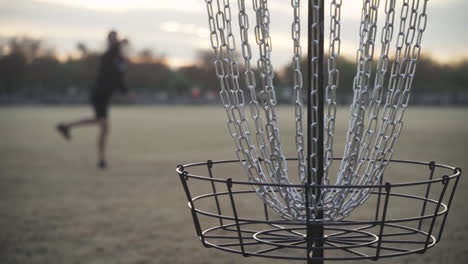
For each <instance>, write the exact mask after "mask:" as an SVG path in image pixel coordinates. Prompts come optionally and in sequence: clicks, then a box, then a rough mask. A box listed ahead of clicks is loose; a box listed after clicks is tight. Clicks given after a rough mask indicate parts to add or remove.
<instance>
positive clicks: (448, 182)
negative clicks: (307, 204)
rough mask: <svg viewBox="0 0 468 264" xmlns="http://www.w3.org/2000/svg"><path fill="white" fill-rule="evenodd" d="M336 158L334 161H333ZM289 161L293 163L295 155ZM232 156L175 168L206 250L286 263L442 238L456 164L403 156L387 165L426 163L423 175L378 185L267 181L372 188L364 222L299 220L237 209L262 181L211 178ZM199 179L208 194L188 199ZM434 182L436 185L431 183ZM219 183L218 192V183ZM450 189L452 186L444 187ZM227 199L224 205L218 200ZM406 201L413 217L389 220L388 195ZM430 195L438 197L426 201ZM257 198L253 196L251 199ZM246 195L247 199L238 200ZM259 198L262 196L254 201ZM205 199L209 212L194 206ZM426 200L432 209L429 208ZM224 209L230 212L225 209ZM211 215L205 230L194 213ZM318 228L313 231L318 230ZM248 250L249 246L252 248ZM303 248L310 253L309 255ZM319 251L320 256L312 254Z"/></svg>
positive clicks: (351, 256) (372, 253) (368, 255)
mask: <svg viewBox="0 0 468 264" xmlns="http://www.w3.org/2000/svg"><path fill="white" fill-rule="evenodd" d="M335 159H336V160H340V158H335ZM288 160H289V161H293V160H296V159H294V158H292V159H288ZM237 162H239V161H238V160H222V161H211V160H209V161H207V162H199V163H191V164H187V165H179V166H178V167H177V173H178V175H179V177H180V180H181V183H182V186H183V189H184V191H185V194H186V197H187V201H188V206H189V208H190V211H191V215H192V218H193V222H194V225H195V230H196V234H197V236H198V238H199V239H200V241H201V242H202V244H203V245H204V246H205V247H208V248H215V249H219V250H224V251H228V252H231V253H237V254H242V255H243V256H245V257H252V256H255V257H264V258H275V259H285V260H298V261H307V262H309V263H311V262H316V261H318V262H323V261H325V260H326V261H344V260H357V259H369V260H378V259H380V258H390V257H398V256H404V255H409V254H414V253H424V252H426V250H427V249H429V248H432V247H433V246H435V245H436V244H437V243H438V242H439V241H440V240H441V237H442V234H443V230H444V227H445V224H446V221H447V216H448V213H449V211H450V207H451V204H452V201H453V198H454V195H455V191H456V188H457V186H458V181H459V179H460V176H461V169H460V168H455V167H451V166H447V165H443V164H437V163H435V162H420V161H408V160H391V161H390V162H391V163H400V164H408V165H411V166H425V167H427V168H428V177H427V180H423V181H413V182H404V183H390V182H387V183H385V184H379V185H349V186H337V185H301V184H288V185H282V184H272V183H264V184H263V185H265V186H267V185H269V186H273V185H274V186H278V187H290V188H297V189H298V190H302V191H314V189H317V188H319V189H320V190H325V189H339V188H350V189H351V188H370V189H372V196H373V197H375V198H376V201H377V202H376V204H375V205H372V204H370V203H368V202H367V203H365V204H363V205H362V206H367V207H368V208H369V206H373V210H374V211H373V212H374V217H373V218H372V219H366V220H347V219H346V220H339V221H325V220H320V219H310V218H309V219H306V220H304V221H298V220H294V221H292V220H285V219H272V217H271V215H270V213H269V212H268V208H267V206H266V205H264V204H263V206H262V207H263V208H256V211H257V212H259V213H258V215H256V216H255V217H254V218H252V217H251V216H248V217H246V216H244V215H242V214H241V213H240V212H239V208H240V207H239V205H238V204H237V203H238V202H237V201H239V199H242V196H245V195H256V193H255V190H254V189H253V188H252V187H251V186H252V185H261V184H259V183H252V182H249V181H236V180H233V179H232V178H216V177H214V175H213V174H214V173H213V167H214V166H216V167H218V166H219V167H221V165H223V164H232V163H237ZM194 167H206V169H207V173H208V176H200V175H195V174H191V173H189V172H188V169H190V168H194ZM436 168H440V169H443V170H445V171H446V172H447V174H444V175H442V176H441V177H435V173H434V172H435V169H436ZM194 182H198V183H201V184H203V185H204V184H206V185H208V188H209V189H210V192H207V193H203V194H201V195H197V196H192V192H191V186H192V185H191V184H192V183H194ZM437 184H440V185H441V187H440V188H437V189H436V188H433V187H434V186H435V185H437ZM223 185H224V186H225V188H226V189H225V190H222V191H220V190H219V187H218V188H217V186H223ZM449 186H450V187H449ZM412 187H422V188H425V192H424V193H425V194H424V195H416V194H413V193H405V192H402V191H401V190H403V189H404V188H412ZM224 197H227V198H226V200H225V201H228V202H224V203H223V204H222V202H221V201H220V200H221V198H224ZM392 197H398V198H399V199H408V201H413V202H414V201H418V202H420V203H421V208H420V211H419V212H418V213H417V214H415V215H414V216H411V217H403V218H391V217H390V216H388V209H389V207H390V206H391V203H390V202H389V201H390V198H392ZM431 197H437V199H435V198H431ZM257 198H258V197H257ZM243 199H245V198H243ZM257 200H260V199H257ZM202 201H203V202H205V203H206V202H208V203H209V204H210V205H211V207H212V208H215V209H213V210H206V209H204V208H203V207H202V206H200V203H201V202H202ZM429 205H432V207H433V208H432V209H433V210H432V211H430V210H429V209H428V207H429ZM226 209H229V210H228V211H226ZM307 215H310V214H307ZM201 216H203V217H206V218H208V219H215V220H216V224H214V225H212V226H209V227H206V228H204V227H203V226H204V225H206V224H208V223H206V222H205V223H204V222H202V220H200V217H201ZM317 227H318V228H317ZM314 230H324V231H325V232H328V233H330V232H332V233H331V234H327V235H325V236H322V235H321V234H318V235H317V234H314ZM253 248H254V249H253ZM333 251H334V252H337V251H340V252H341V253H343V256H330V255H333V254H327V253H330V252H333ZM308 252H309V253H308ZM315 252H318V254H315Z"/></svg>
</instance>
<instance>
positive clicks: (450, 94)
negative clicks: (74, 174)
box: [0, 37, 468, 104]
mask: <svg viewBox="0 0 468 264" xmlns="http://www.w3.org/2000/svg"><path fill="white" fill-rule="evenodd" d="M76 49H77V55H75V56H68V57H67V58H61V59H59V58H58V56H57V54H56V52H55V51H54V50H53V49H50V48H47V47H45V46H44V45H43V43H42V41H41V40H39V39H34V38H29V37H13V38H7V39H5V38H3V39H2V41H0V103H2V102H3V103H5V102H6V103H8V102H10V101H12V100H13V99H16V100H20V101H21V100H24V101H28V100H29V101H34V102H36V101H40V102H55V103H67V102H81V103H82V102H84V101H85V100H86V95H87V91H88V89H89V88H90V87H92V86H93V85H94V80H95V77H96V71H97V68H98V66H99V61H100V56H101V53H99V52H96V51H91V50H89V49H88V48H87V46H86V45H85V44H83V43H78V44H77V45H76ZM337 63H338V65H339V69H340V87H339V92H338V97H337V101H338V103H349V101H350V100H351V98H352V92H353V91H352V83H353V78H354V75H355V72H356V64H355V62H354V61H353V60H351V59H348V58H340V59H339V60H338V62H337ZM301 64H302V68H303V69H306V66H307V65H306V60H305V58H304V59H303V60H302V63H301ZM325 68H326V67H325ZM240 71H241V72H242V71H243V69H240ZM467 73H468V59H465V60H462V61H459V62H454V63H449V64H442V63H439V62H437V61H435V60H433V59H432V58H430V57H428V56H423V58H422V59H421V60H420V62H419V64H418V68H417V71H416V77H415V79H414V82H413V96H412V103H421V104H468V90H467V85H468V75H467ZM303 77H304V83H305V80H306V76H305V75H304V76H303ZM126 82H127V85H128V86H129V88H131V89H132V90H134V91H135V93H136V94H137V97H138V98H139V101H141V102H148V103H151V102H161V103H187V102H188V103H190V102H199V103H204V102H217V101H218V100H219V99H218V97H219V96H218V91H219V81H218V79H217V77H216V75H215V73H214V67H213V54H212V52H211V51H203V50H202V51H198V53H197V59H196V61H195V62H194V64H193V65H190V66H184V67H180V68H178V69H171V68H170V67H169V65H168V63H167V59H166V58H165V57H164V56H161V55H155V54H154V53H153V52H152V50H150V49H144V50H141V51H139V52H136V53H135V54H132V56H130V60H129V63H128V72H127V74H126ZM240 82H241V83H242V82H243V75H242V74H241V75H240ZM292 82H293V80H292V65H291V64H289V65H286V66H285V67H283V68H282V69H276V72H275V79H274V83H275V88H276V89H277V95H278V98H279V100H280V102H284V103H287V102H292V100H293V99H292V98H293V94H292V89H291V84H292ZM12 98H13V99H12Z"/></svg>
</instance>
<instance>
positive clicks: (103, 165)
mask: <svg viewBox="0 0 468 264" xmlns="http://www.w3.org/2000/svg"><path fill="white" fill-rule="evenodd" d="M98 168H99V169H101V170H105V169H107V162H106V161H105V160H100V161H99V162H98Z"/></svg>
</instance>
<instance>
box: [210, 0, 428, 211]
mask: <svg viewBox="0 0 468 264" xmlns="http://www.w3.org/2000/svg"><path fill="white" fill-rule="evenodd" d="M401 1H402V6H401V12H400V27H399V33H398V36H397V40H396V52H395V60H394V61H393V63H392V67H391V70H390V76H389V77H388V78H387V76H388V71H389V70H388V65H389V64H390V62H389V60H390V59H389V51H390V46H391V43H392V40H393V35H394V21H395V14H396V9H397V8H396V3H397V0H385V24H384V27H383V28H382V32H381V39H380V44H381V46H380V57H379V60H378V63H377V66H376V68H375V77H373V73H372V72H373V58H374V49H375V48H376V42H375V40H376V35H377V17H378V11H379V6H380V0H363V7H362V14H361V25H360V30H359V37H360V43H359V49H358V52H357V56H356V59H357V73H356V77H355V80H354V84H353V89H354V98H353V104H352V105H351V109H350V121H349V128H348V134H347V144H346V146H345V154H344V158H343V161H342V163H341V165H340V171H339V174H338V179H337V182H336V184H337V185H355V184H357V185H373V184H377V183H378V182H379V181H380V179H381V176H382V174H383V172H384V170H385V168H386V166H387V165H388V160H389V159H390V158H391V156H392V154H393V148H394V144H395V142H396V140H397V139H398V137H399V136H400V134H401V130H402V127H403V116H404V113H405V110H406V108H407V106H408V102H409V98H410V91H411V84H412V81H413V78H414V74H415V70H416V63H417V61H418V59H419V56H420V52H421V42H422V35H423V33H424V31H425V29H426V24H427V14H426V8H427V2H428V0H401ZM205 2H206V6H207V12H208V24H209V27H210V41H211V46H212V48H213V50H214V53H215V57H216V58H215V60H214V66H215V72H216V75H217V77H218V79H219V81H220V96H221V101H222V103H223V105H224V108H225V109H226V114H227V117H228V121H227V126H228V130H229V132H230V134H231V136H232V138H233V139H234V143H235V146H236V154H237V157H238V158H239V160H240V161H241V164H242V166H243V167H244V170H245V171H246V174H247V175H248V177H249V179H250V180H251V181H252V182H256V183H279V184H290V183H291V181H290V180H289V176H288V173H287V164H286V158H285V157H284V154H283V153H284V152H283V146H282V143H281V136H280V129H279V120H278V115H277V110H276V106H277V99H276V94H275V89H274V84H273V77H274V71H273V66H272V63H271V53H272V44H271V38H270V28H269V27H270V19H271V18H270V12H269V9H268V0H252V5H253V9H254V11H255V18H256V23H255V28H254V34H255V41H256V44H257V46H258V50H259V59H258V61H257V70H256V71H257V74H258V77H259V79H260V84H259V85H257V83H256V78H257V77H256V73H255V72H256V71H255V70H254V69H253V68H252V66H251V60H252V47H251V46H250V44H249V29H250V26H249V18H248V15H247V12H246V5H245V0H238V9H239V14H238V19H239V27H240V41H241V48H240V50H241V51H242V57H243V62H244V64H245V72H244V80H245V86H246V88H247V90H248V94H249V98H250V99H249V103H248V105H249V108H250V116H251V118H252V120H253V122H254V127H255V142H256V145H255V143H254V142H253V141H254V140H252V135H251V132H250V130H249V122H248V120H247V117H246V115H245V111H244V109H245V102H244V100H245V99H244V91H243V90H242V89H241V87H240V84H239V77H240V74H239V65H238V63H237V62H236V61H235V51H236V42H235V38H234V33H233V32H232V26H231V24H232V17H231V7H230V0H205ZM420 2H422V7H421V4H420ZM313 3H314V4H313V8H312V10H313V11H312V12H314V13H313V15H312V18H313V21H312V24H311V25H309V26H311V30H312V43H311V44H312V52H311V55H312V61H311V64H312V66H311V68H310V69H309V74H311V78H312V92H311V94H310V96H311V98H312V101H311V104H312V109H311V110H312V116H311V118H312V124H311V127H310V128H309V129H311V130H312V131H313V130H316V129H317V122H318V109H317V105H318V100H319V98H318V93H317V89H318V85H319V76H320V75H321V74H322V73H321V72H319V69H320V67H319V65H318V64H319V61H320V60H319V57H318V56H319V49H320V47H319V37H320V34H319V33H320V30H322V27H323V25H321V24H320V21H319V11H320V8H324V7H321V6H320V1H319V0H314V1H313ZM214 5H216V8H215V7H214ZM291 7H292V10H293V23H292V26H291V36H292V40H293V48H294V49H293V51H294V54H293V60H292V61H293V64H292V65H293V91H294V98H295V126H296V138H295V143H296V149H297V156H298V160H299V161H298V171H299V175H298V176H299V179H300V180H301V181H302V182H303V183H306V182H307V181H306V166H310V168H318V165H319V164H318V160H317V156H316V152H317V148H318V146H317V142H318V138H317V137H316V135H317V134H316V133H315V134H314V135H315V136H314V137H312V138H311V139H308V140H311V144H312V154H311V156H310V157H309V158H310V163H309V164H307V162H306V160H307V159H306V157H305V155H304V144H305V143H304V131H303V130H304V129H303V125H302V124H303V116H304V115H303V108H304V106H303V100H302V89H303V82H302V69H301V66H300V58H301V55H302V50H301V45H300V31H301V26H300V0H291ZM341 7H342V0H331V2H330V32H329V33H330V35H329V40H330V44H329V47H328V50H329V58H328V83H327V86H326V94H325V100H326V105H327V111H326V115H325V116H324V118H325V135H324V152H325V153H324V155H325V157H324V158H325V160H324V164H323V166H324V167H323V169H324V175H321V176H322V184H329V180H328V173H329V169H330V167H331V165H332V160H333V137H334V128H335V125H334V124H335V121H336V89H337V88H338V86H339V75H340V72H339V70H338V67H337V58H338V56H339V54H340V48H341V37H340V32H341V25H340V23H341ZM387 79H388V80H387ZM387 87H388V88H387ZM257 89H258V90H259V93H258V94H257ZM383 100H385V105H384V106H383V108H382V107H381V105H382V103H383ZM262 109H263V111H262ZM381 109H382V110H381ZM261 112H263V113H261ZM263 114H264V116H265V121H263V120H262V115H263ZM377 129H378V132H377ZM317 183H318V175H317V170H316V169H313V170H312V184H317ZM254 189H255V191H256V192H257V194H258V195H259V196H260V197H261V198H262V199H263V201H264V202H265V203H266V204H267V205H268V206H269V207H271V208H272V209H273V210H274V211H275V212H277V213H278V215H280V216H281V217H283V218H286V219H297V220H300V219H304V218H305V217H306V216H305V212H306V211H307V210H305V205H306V204H307V203H306V201H305V197H304V196H303V194H304V193H303V192H298V190H297V189H296V188H286V187H275V186H255V187H254ZM311 195H312V196H313V194H311ZM369 195H370V189H369V188H359V189H358V188H356V189H343V188H337V189H334V190H326V191H323V192H321V194H320V197H309V201H308V202H309V205H310V209H312V210H314V211H315V212H317V210H319V209H320V210H322V211H323V213H324V219H325V220H337V219H341V218H343V217H346V216H348V215H349V214H350V212H351V211H352V210H354V209H355V208H356V207H358V206H359V205H360V204H362V203H363V202H364V201H365V200H366V199H367V198H368V197H369ZM314 215H316V213H315V214H312V217H314Z"/></svg>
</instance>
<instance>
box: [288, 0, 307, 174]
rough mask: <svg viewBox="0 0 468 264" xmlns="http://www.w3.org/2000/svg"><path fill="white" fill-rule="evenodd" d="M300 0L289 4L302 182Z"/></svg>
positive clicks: (303, 162)
mask: <svg viewBox="0 0 468 264" xmlns="http://www.w3.org/2000/svg"><path fill="white" fill-rule="evenodd" d="M300 4H301V1H300V0H291V6H292V8H293V23H292V25H291V37H292V40H293V46H294V49H293V50H294V55H293V59H292V68H293V91H294V98H295V101H294V116H295V124H296V137H295V142H296V150H297V159H298V165H297V169H298V172H299V178H300V180H301V181H302V182H303V183H304V182H306V166H307V165H306V158H305V155H304V127H303V123H302V122H303V119H302V117H303V111H304V102H303V100H302V91H303V79H302V72H301V56H302V47H301V18H300V14H301V9H300Z"/></svg>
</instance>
